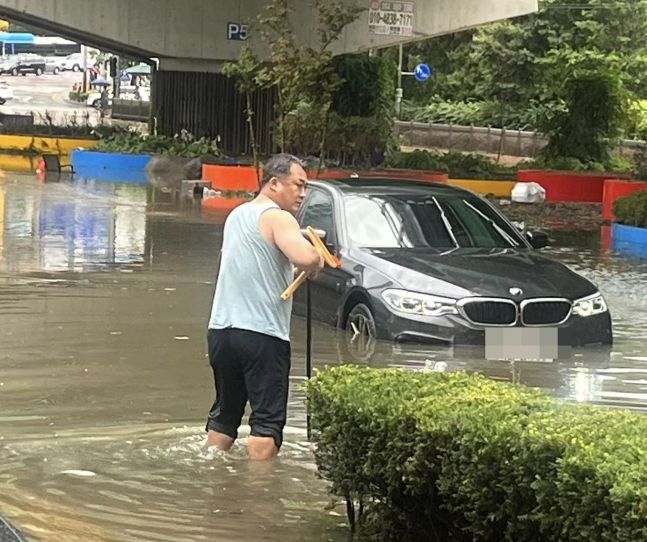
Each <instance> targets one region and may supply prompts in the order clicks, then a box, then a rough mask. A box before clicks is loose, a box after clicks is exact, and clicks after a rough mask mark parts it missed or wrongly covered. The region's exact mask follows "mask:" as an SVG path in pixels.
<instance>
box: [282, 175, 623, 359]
mask: <svg viewBox="0 0 647 542" xmlns="http://www.w3.org/2000/svg"><path fill="white" fill-rule="evenodd" d="M297 218H298V220H299V222H300V224H301V226H302V227H304V228H305V227H306V226H312V227H313V228H315V229H317V230H319V233H320V235H322V236H323V238H324V241H325V243H326V245H327V246H328V248H329V249H330V250H331V251H332V252H334V253H336V254H337V255H338V256H339V257H340V258H341V262H342V266H341V268H339V269H330V268H325V269H324V270H323V271H322V273H321V275H320V276H319V278H318V279H317V280H314V281H312V282H311V285H310V288H311V298H312V315H313V318H314V319H316V320H318V321H322V322H326V323H328V324H330V325H333V326H337V327H341V328H343V329H346V330H347V331H348V333H349V337H350V339H349V340H360V341H370V340H373V339H375V338H382V339H389V340H392V341H412V342H422V343H428V344H434V345H439V346H453V345H477V346H484V347H485V348H486V353H487V351H488V349H489V352H490V354H488V355H489V356H493V357H496V358H497V359H501V358H504V359H507V358H513V359H551V358H552V359H554V358H556V357H557V351H558V350H559V349H561V348H563V347H573V346H576V347H579V346H587V345H609V344H611V343H612V325H611V316H610V314H609V310H608V307H607V304H606V302H605V300H604V297H603V296H602V294H601V293H600V292H599V291H598V288H597V287H596V286H595V285H594V284H593V283H592V282H590V281H589V280H587V279H586V278H584V277H583V276H581V275H579V274H577V273H576V272H574V271H572V270H571V269H569V268H568V267H567V266H565V265H564V264H562V263H559V262H557V261H555V260H553V259H551V258H549V257H547V256H545V255H543V254H541V253H540V252H539V251H538V249H539V248H542V247H544V246H546V245H547V244H548V236H547V234H546V233H544V232H540V231H535V232H521V231H520V230H519V229H518V228H516V227H515V226H514V225H513V224H512V223H511V222H510V221H508V220H507V219H506V218H505V217H504V216H503V215H502V214H501V213H500V212H499V210H498V209H497V208H496V207H495V206H494V205H492V204H491V203H490V202H489V201H487V200H486V199H484V198H482V197H480V196H478V195H476V194H473V193H471V192H469V191H467V190H464V189H461V188H456V187H451V186H448V185H445V184H439V183H438V184H437V183H429V182H415V181H407V180H394V179H383V180H380V179H360V178H348V179H331V180H318V181H311V182H310V183H309V187H308V191H307V195H306V198H305V200H304V202H303V205H302V206H301V209H300V210H299V214H298V216H297ZM303 290H304V289H303V288H302V289H301V290H299V291H298V292H297V294H296V296H295V301H294V310H295V312H296V313H297V314H304V313H305V294H304V292H303ZM560 352H561V350H560ZM560 355H561V354H560Z"/></svg>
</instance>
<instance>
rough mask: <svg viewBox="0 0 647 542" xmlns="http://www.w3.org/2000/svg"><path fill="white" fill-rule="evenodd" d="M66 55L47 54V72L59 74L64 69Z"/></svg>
mask: <svg viewBox="0 0 647 542" xmlns="http://www.w3.org/2000/svg"><path fill="white" fill-rule="evenodd" d="M64 62H65V57H61V56H46V57H45V72H46V73H53V74H54V75H57V74H58V73H59V72H61V71H62V70H63V64H64Z"/></svg>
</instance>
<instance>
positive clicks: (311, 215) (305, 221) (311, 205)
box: [299, 189, 335, 242]
mask: <svg viewBox="0 0 647 542" xmlns="http://www.w3.org/2000/svg"><path fill="white" fill-rule="evenodd" d="M309 190H311V193H310V195H309V197H308V198H307V200H306V209H305V212H304V213H303V214H302V215H301V220H300V221H299V222H300V225H301V227H302V228H305V227H306V226H312V227H313V228H315V229H319V230H323V231H325V232H326V239H328V240H329V241H330V242H333V240H334V238H335V231H334V230H335V226H334V218H333V203H332V197H331V196H330V195H329V194H327V193H325V192H324V191H323V190H317V189H309Z"/></svg>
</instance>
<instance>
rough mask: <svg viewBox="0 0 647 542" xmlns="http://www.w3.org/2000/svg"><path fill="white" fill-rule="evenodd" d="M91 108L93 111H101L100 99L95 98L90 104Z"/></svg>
mask: <svg viewBox="0 0 647 542" xmlns="http://www.w3.org/2000/svg"><path fill="white" fill-rule="evenodd" d="M92 107H94V108H95V109H101V98H97V99H96V100H94V101H93V102H92Z"/></svg>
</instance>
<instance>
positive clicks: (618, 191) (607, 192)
mask: <svg viewBox="0 0 647 542" xmlns="http://www.w3.org/2000/svg"><path fill="white" fill-rule="evenodd" d="M641 190H647V183H645V182H641V181H630V180H629V181H628V180H625V179H606V180H605V181H604V189H603V193H602V218H603V219H604V220H609V221H611V220H614V219H615V216H614V215H613V202H614V201H616V200H617V199H619V198H622V197H623V196H628V195H629V194H633V193H634V192H640V191H641Z"/></svg>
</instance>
